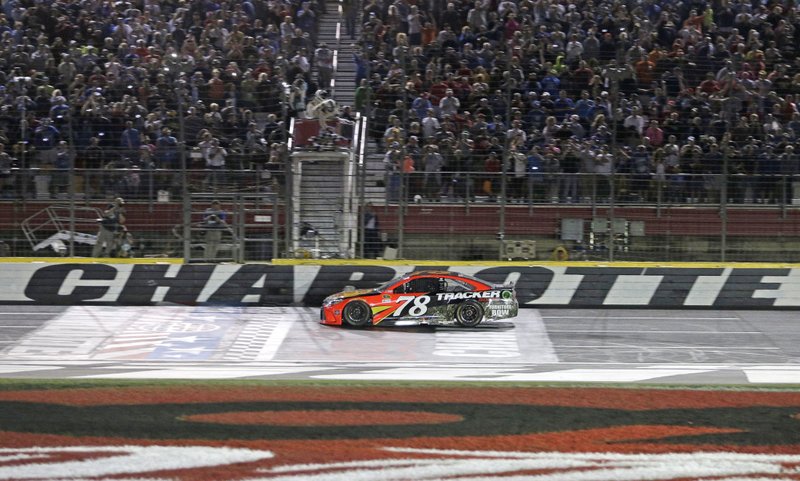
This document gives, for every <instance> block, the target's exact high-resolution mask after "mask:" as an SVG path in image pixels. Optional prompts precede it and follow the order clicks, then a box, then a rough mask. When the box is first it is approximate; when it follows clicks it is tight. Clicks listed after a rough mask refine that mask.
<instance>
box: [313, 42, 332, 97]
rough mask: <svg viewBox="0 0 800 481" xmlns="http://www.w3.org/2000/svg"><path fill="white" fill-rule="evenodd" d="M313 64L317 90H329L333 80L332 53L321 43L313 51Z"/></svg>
mask: <svg viewBox="0 0 800 481" xmlns="http://www.w3.org/2000/svg"><path fill="white" fill-rule="evenodd" d="M314 63H316V67H317V88H320V89H325V90H327V89H330V88H331V79H332V78H333V51H332V50H331V49H330V48H328V45H327V44H326V43H325V42H323V43H321V44H319V47H318V48H317V49H316V50H315V51H314Z"/></svg>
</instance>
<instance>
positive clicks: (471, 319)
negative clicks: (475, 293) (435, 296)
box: [455, 300, 483, 327]
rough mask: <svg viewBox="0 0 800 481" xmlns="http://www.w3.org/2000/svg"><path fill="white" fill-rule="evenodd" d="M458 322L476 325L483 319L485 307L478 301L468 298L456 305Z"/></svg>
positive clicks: (465, 325) (470, 325)
mask: <svg viewBox="0 0 800 481" xmlns="http://www.w3.org/2000/svg"><path fill="white" fill-rule="evenodd" d="M455 315H456V322H458V323H459V324H461V325H462V326H464V327H475V326H477V325H478V324H480V323H481V321H482V320H483V307H482V306H481V303H480V302H478V301H473V300H468V301H465V302H463V303H462V304H459V305H458V307H456V312H455Z"/></svg>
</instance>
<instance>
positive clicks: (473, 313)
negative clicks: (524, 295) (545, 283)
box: [320, 271, 519, 327]
mask: <svg viewBox="0 0 800 481" xmlns="http://www.w3.org/2000/svg"><path fill="white" fill-rule="evenodd" d="M518 311H519V304H518V302H517V297H516V292H515V291H514V286H513V285H511V284H509V285H493V284H490V283H487V282H485V281H482V280H480V279H476V278H474V277H470V276H466V275H463V274H459V273H457V272H448V271H417V272H412V273H410V274H406V275H404V276H401V277H398V278H396V279H392V280H391V281H389V282H387V283H385V284H383V285H381V286H378V287H376V288H374V289H361V290H355V291H343V292H338V293H336V294H332V295H330V296H328V297H326V298H325V300H324V301H323V303H322V308H321V310H320V322H321V323H322V324H329V325H345V326H350V327H366V326H377V325H380V326H413V325H423V324H424V325H433V326H456V325H458V326H464V327H475V326H477V325H478V324H480V323H481V322H482V321H485V320H497V319H507V318H512V317H515V316H516V315H517V313H518Z"/></svg>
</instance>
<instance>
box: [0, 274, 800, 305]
mask: <svg viewBox="0 0 800 481" xmlns="http://www.w3.org/2000/svg"><path fill="white" fill-rule="evenodd" d="M415 270H452V271H457V272H461V273H463V274H469V275H473V276H475V277H478V278H480V279H484V280H486V281H490V282H493V283H507V282H513V283H514V284H515V285H516V291H517V298H518V299H519V301H520V306H521V307H525V306H528V307H547V306H553V307H556V306H563V307H602V306H608V307H642V308H701V307H710V308H730V309H746V308H759V309H764V308H796V307H800V269H795V268H790V267H787V268H782V267H776V268H748V267H736V266H732V267H725V266H721V267H647V266H643V267H632V266H624V265H620V266H610V267H598V266H566V265H558V266H537V265H530V266H518V265H498V266H491V265H458V266H447V265H441V266H435V267H432V266H420V267H418V266H413V265H391V266H389V265H346V264H342V265H270V264H244V265H235V264H223V265H193V264H187V265H180V264H85V263H74V264H73V263H30V264H28V263H7V264H2V265H0V302H2V303H26V304H27V303H31V304H50V305H52V304H57V305H80V304H118V305H152V304H159V303H175V304H221V305H270V306H288V305H305V306H319V305H320V304H321V302H322V299H323V298H325V297H326V296H327V295H329V294H331V293H333V292H337V291H341V290H344V289H351V288H352V289H364V288H372V287H376V286H378V285H379V284H381V283H383V282H386V281H388V280H390V279H392V278H394V277H397V276H399V275H402V274H405V273H408V272H412V271H415Z"/></svg>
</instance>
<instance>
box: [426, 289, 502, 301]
mask: <svg viewBox="0 0 800 481" xmlns="http://www.w3.org/2000/svg"><path fill="white" fill-rule="evenodd" d="M500 296H501V292H500V291H474V292H440V293H437V294H436V300H437V301H457V300H461V299H499V298H500ZM504 299H508V298H507V297H506V298H504Z"/></svg>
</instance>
